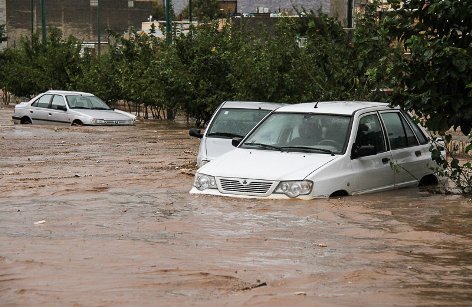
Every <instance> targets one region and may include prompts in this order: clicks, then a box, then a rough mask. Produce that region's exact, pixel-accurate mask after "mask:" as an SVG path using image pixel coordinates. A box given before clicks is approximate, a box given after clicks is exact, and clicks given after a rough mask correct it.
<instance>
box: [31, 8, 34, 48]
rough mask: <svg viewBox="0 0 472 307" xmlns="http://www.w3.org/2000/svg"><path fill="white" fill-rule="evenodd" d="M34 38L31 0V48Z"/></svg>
mask: <svg viewBox="0 0 472 307" xmlns="http://www.w3.org/2000/svg"><path fill="white" fill-rule="evenodd" d="M33 37H34V0H31V47H33V43H34V42H33Z"/></svg>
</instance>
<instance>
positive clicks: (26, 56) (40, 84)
mask: <svg viewBox="0 0 472 307" xmlns="http://www.w3.org/2000/svg"><path fill="white" fill-rule="evenodd" d="M32 41H33V45H31V40H28V39H22V40H21V43H20V48H18V49H7V50H5V52H4V57H6V59H7V61H6V63H5V66H4V68H3V71H4V75H5V76H7V77H6V80H5V81H4V83H3V85H4V89H5V90H7V91H9V92H10V93H12V94H14V95H16V96H19V97H28V96H33V95H35V94H38V93H40V92H43V91H46V90H48V89H67V88H68V85H69V83H70V80H71V78H72V77H73V76H74V75H76V74H77V73H78V72H79V70H80V65H81V58H80V42H79V41H78V40H77V39H75V38H73V37H69V38H68V39H67V40H63V39H62V33H61V32H60V31H59V30H58V29H50V31H49V35H48V37H47V42H46V44H45V45H42V44H40V43H39V39H38V35H35V37H34V39H33V40H32Z"/></svg>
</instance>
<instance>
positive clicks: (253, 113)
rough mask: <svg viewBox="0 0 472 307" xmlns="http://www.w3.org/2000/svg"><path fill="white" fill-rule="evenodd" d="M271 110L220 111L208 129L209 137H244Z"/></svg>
mask: <svg viewBox="0 0 472 307" xmlns="http://www.w3.org/2000/svg"><path fill="white" fill-rule="evenodd" d="M269 112H270V111H269V110H262V109H224V108H222V109H220V110H219V111H218V113H217V114H216V116H215V119H214V120H213V123H212V124H211V125H210V127H209V128H208V133H207V136H208V137H217V138H233V137H244V136H245V135H246V134H247V133H248V132H249V131H250V130H251V129H252V128H253V127H254V126H255V125H256V124H257V123H258V122H259V121H260V120H261V119H262V118H263V117H264V116H266V115H267V113H269Z"/></svg>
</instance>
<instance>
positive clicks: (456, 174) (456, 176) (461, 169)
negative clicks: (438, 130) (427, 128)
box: [431, 134, 472, 194]
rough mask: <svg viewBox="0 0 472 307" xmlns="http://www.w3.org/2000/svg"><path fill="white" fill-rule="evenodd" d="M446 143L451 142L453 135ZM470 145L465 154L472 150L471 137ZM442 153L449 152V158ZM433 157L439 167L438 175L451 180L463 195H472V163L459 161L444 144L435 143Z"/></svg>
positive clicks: (448, 136) (449, 136)
mask: <svg viewBox="0 0 472 307" xmlns="http://www.w3.org/2000/svg"><path fill="white" fill-rule="evenodd" d="M445 138H446V141H447V142H450V141H451V135H450V134H449V135H447V136H446V137H445ZM468 142H469V145H468V146H467V147H466V148H465V154H467V153H468V152H470V151H471V150H472V144H471V143H472V139H471V137H469V141H468ZM441 151H447V156H448V158H447V159H446V157H444V156H443V155H442V152H441ZM431 155H432V158H433V160H434V161H436V162H437V163H438V165H439V167H438V168H437V169H436V173H437V174H439V175H440V176H443V177H446V178H449V179H450V180H451V181H452V182H453V183H454V184H455V186H456V187H457V188H458V189H459V190H460V191H461V192H462V193H463V194H472V164H471V162H470V161H467V160H464V159H459V158H458V157H457V155H456V153H455V152H454V151H452V152H451V151H449V150H447V148H445V146H444V144H443V142H437V141H436V142H435V145H434V146H432V148H431Z"/></svg>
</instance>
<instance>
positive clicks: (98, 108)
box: [92, 107, 111, 110]
mask: <svg viewBox="0 0 472 307" xmlns="http://www.w3.org/2000/svg"><path fill="white" fill-rule="evenodd" d="M92 110H111V109H110V108H102V107H93V108H92Z"/></svg>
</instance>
